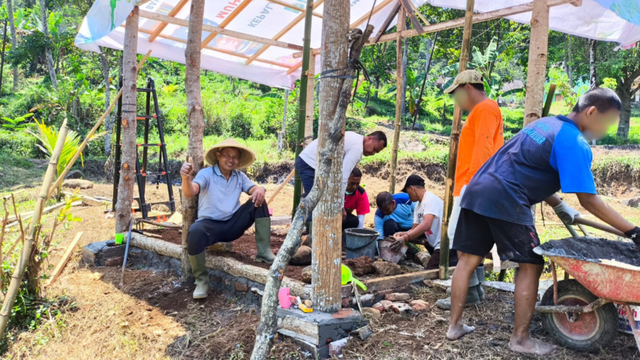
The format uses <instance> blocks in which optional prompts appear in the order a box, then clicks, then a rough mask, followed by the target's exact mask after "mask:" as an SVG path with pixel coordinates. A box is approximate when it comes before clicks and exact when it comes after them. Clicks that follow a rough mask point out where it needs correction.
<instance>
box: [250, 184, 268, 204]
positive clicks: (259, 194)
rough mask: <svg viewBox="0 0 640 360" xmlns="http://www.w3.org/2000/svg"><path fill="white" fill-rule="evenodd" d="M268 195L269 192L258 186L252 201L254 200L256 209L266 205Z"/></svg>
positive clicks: (252, 195)
mask: <svg viewBox="0 0 640 360" xmlns="http://www.w3.org/2000/svg"><path fill="white" fill-rule="evenodd" d="M266 193H267V190H265V188H263V187H262V186H256V188H255V190H253V193H252V194H251V200H253V204H254V205H255V206H256V207H260V206H262V204H263V203H264V195H265V194H266Z"/></svg>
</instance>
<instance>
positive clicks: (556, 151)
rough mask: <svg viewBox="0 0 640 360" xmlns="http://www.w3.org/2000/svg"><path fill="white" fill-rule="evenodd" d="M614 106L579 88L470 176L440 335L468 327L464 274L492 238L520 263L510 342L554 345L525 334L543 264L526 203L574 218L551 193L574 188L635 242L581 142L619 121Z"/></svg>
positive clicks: (535, 349)
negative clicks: (601, 190) (557, 111)
mask: <svg viewBox="0 0 640 360" xmlns="http://www.w3.org/2000/svg"><path fill="white" fill-rule="evenodd" d="M620 109H621V103H620V99H619V98H618V96H617V95H616V94H615V92H613V91H612V90H610V89H605V88H596V89H593V90H590V91H589V92H587V93H585V94H584V95H583V96H582V97H581V98H580V99H579V100H578V103H577V104H576V105H575V107H574V108H573V111H572V112H571V114H569V115H568V116H557V117H547V118H543V119H540V120H538V121H535V122H533V123H531V124H529V125H528V126H526V127H525V128H524V129H522V131H520V132H519V133H518V134H516V136H514V137H513V138H512V139H511V140H510V141H508V142H507V143H506V144H505V145H504V146H503V147H502V148H501V149H500V150H499V151H498V152H497V153H496V154H495V155H494V156H493V157H491V158H490V159H489V160H488V161H487V162H486V163H485V164H484V165H483V166H482V168H480V170H479V171H478V172H477V173H476V175H475V176H474V177H473V178H472V179H471V181H470V182H469V185H468V186H467V189H466V191H465V194H464V195H463V197H462V201H461V208H462V210H461V212H460V218H459V220H458V227H457V229H456V233H455V239H456V241H455V242H454V249H455V250H457V251H458V252H459V253H460V255H461V256H460V259H459V261H458V265H457V266H456V271H455V273H454V275H453V284H452V291H451V297H452V301H451V320H450V323H449V330H448V332H447V338H448V339H450V340H456V339H458V338H460V337H462V336H463V335H465V334H467V333H469V332H471V331H473V330H475V329H474V328H473V327H471V326H467V325H464V324H463V323H462V310H463V306H464V303H465V298H466V296H467V290H468V288H469V278H470V277H471V275H472V274H473V273H474V272H475V269H476V266H478V264H480V263H481V261H482V259H483V258H484V256H485V255H486V254H487V253H488V252H489V250H491V247H492V246H493V244H494V243H495V244H496V246H497V248H498V253H499V254H500V259H501V260H509V261H514V262H517V263H519V265H520V271H519V273H518V277H517V279H516V292H515V324H514V328H513V334H512V336H511V341H510V343H509V347H510V348H511V349H512V350H513V351H516V352H521V353H529V354H538V355H544V354H549V353H551V352H553V350H554V347H553V346H552V345H550V344H546V343H544V342H541V341H539V340H536V339H532V338H531V337H530V336H529V324H530V322H531V316H532V315H533V310H534V307H535V303H536V297H537V291H538V281H539V278H540V274H541V273H542V269H543V266H544V260H543V258H542V256H540V255H538V254H536V253H534V252H533V248H535V247H536V246H538V245H540V240H539V238H538V234H537V233H536V228H535V226H534V219H533V216H532V214H531V206H532V205H534V204H537V203H539V202H541V201H546V202H547V203H548V204H549V205H551V206H553V207H554V209H555V210H556V211H557V212H558V215H559V216H560V217H562V218H563V220H565V221H567V222H568V223H573V219H574V218H575V216H577V215H578V214H577V212H576V211H575V210H573V209H571V208H569V207H568V206H566V205H565V204H564V203H563V202H562V200H560V198H559V197H558V196H557V195H556V194H555V193H556V192H557V191H559V190H562V192H563V193H565V194H568V193H575V194H576V195H577V197H578V200H579V201H580V205H582V206H583V207H584V208H585V209H586V210H587V211H589V212H590V213H592V214H594V215H595V216H596V217H598V218H599V219H601V220H602V221H604V222H606V223H608V224H609V225H611V226H613V227H614V228H616V229H618V230H620V231H622V232H624V233H625V234H626V235H627V236H628V237H630V238H632V239H633V240H634V242H635V243H636V245H640V228H638V227H634V226H633V225H632V224H631V223H629V222H628V221H627V220H625V219H624V218H623V217H622V216H620V214H618V213H617V212H616V211H615V210H613V209H612V208H611V207H609V206H608V205H607V204H605V203H604V202H603V201H602V200H601V199H600V198H599V197H598V196H597V195H596V187H595V183H594V180H593V175H592V173H591V160H592V154H591V148H590V147H589V144H588V143H587V140H592V139H595V138H598V137H602V136H604V135H605V134H606V131H607V128H608V127H609V126H611V125H613V124H615V123H616V122H617V121H618V120H619V118H620Z"/></svg>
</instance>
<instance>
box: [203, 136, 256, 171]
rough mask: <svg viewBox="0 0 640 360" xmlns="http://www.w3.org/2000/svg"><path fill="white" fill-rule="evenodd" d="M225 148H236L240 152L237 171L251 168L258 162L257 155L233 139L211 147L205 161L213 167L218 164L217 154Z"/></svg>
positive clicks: (206, 153) (205, 154) (205, 155)
mask: <svg viewBox="0 0 640 360" xmlns="http://www.w3.org/2000/svg"><path fill="white" fill-rule="evenodd" d="M224 148H236V149H238V150H240V160H239V161H238V166H237V167H236V168H237V169H244V168H247V167H249V166H251V164H253V162H254V161H256V154H255V153H254V152H253V151H251V150H250V149H249V148H248V147H246V146H242V145H240V143H239V142H237V141H235V140H233V139H227V140H225V141H223V142H221V143H218V144H216V145H213V146H212V147H210V148H209V150H207V152H205V153H204V159H205V161H206V162H207V163H208V164H210V165H211V166H213V165H215V164H217V163H218V158H217V157H216V152H218V151H219V150H221V149H224Z"/></svg>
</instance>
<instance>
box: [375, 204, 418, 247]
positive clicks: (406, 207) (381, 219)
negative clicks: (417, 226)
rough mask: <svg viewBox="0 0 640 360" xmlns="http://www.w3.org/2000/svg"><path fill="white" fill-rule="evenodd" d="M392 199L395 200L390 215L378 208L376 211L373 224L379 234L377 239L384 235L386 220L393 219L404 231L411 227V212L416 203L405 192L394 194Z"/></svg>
mask: <svg viewBox="0 0 640 360" xmlns="http://www.w3.org/2000/svg"><path fill="white" fill-rule="evenodd" d="M393 199H394V200H395V201H396V209H395V210H393V212H392V213H391V215H384V214H383V213H382V211H380V209H378V210H377V211H376V217H375V219H374V220H373V225H374V228H375V229H376V231H377V232H378V234H380V236H379V237H378V239H382V238H383V237H384V236H383V235H384V223H385V221H387V220H394V221H395V222H397V223H398V225H400V229H402V230H404V231H406V230H409V229H411V228H412V227H413V212H414V210H415V208H416V203H412V202H411V200H410V199H409V195H407V194H405V193H399V194H394V195H393Z"/></svg>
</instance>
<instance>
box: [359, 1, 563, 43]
mask: <svg viewBox="0 0 640 360" xmlns="http://www.w3.org/2000/svg"><path fill="white" fill-rule="evenodd" d="M564 4H573V0H549V7H552V6H559V5H564ZM532 9H533V3H527V4H522V5H515V6H510V7H507V8H503V9H500V10H495V11H488V12H485V13H479V14H475V15H474V16H473V23H474V24H476V23H481V22H485V21H489V20H495V19H501V18H504V17H507V16H511V15H517V14H522V13H526V12H530V11H531V10H532ZM462 26H464V18H459V19H454V20H449V21H444V22H441V23H437V24H431V25H427V26H423V27H422V30H423V34H430V33H434V32H439V31H443V30H449V29H455V28H458V27H462ZM417 35H420V34H419V33H418V30H416V29H409V30H404V31H402V32H401V33H400V36H401V37H402V38H407V37H414V36H417ZM396 37H397V35H396V34H395V33H392V34H386V35H383V36H381V37H380V39H379V40H378V41H377V42H372V41H371V40H369V42H368V43H367V45H374V44H377V43H381V42H387V41H394V40H396Z"/></svg>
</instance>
